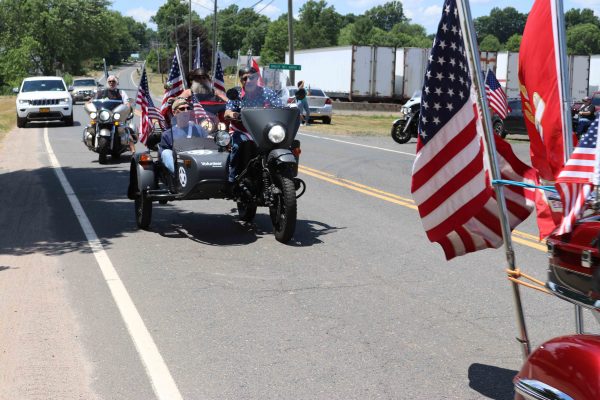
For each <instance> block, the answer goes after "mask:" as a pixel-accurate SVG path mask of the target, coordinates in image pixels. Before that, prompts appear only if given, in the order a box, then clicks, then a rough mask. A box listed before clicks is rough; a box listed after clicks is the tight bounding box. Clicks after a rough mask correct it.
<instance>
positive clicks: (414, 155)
mask: <svg viewBox="0 0 600 400" xmlns="http://www.w3.org/2000/svg"><path fill="white" fill-rule="evenodd" d="M298 134H299V135H302V136H308V137H312V138H315V139H322V140H330V141H332V142H338V143H344V144H351V145H353V146H360V147H366V148H368V149H375V150H381V151H388V152H390V153H397V154H404V155H407V156H411V157H416V156H417V155H416V154H413V153H406V152H404V151H398V150H391V149H385V148H383V147H377V146H369V145H366V144H360V143H354V142H347V141H345V140H339V139H332V138H327V137H323V136H317V135H309V134H308V133H300V132H298Z"/></svg>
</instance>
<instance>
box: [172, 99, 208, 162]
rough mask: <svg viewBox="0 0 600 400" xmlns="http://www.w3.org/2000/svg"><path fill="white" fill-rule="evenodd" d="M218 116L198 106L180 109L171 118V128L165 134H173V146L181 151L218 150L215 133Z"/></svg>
mask: <svg viewBox="0 0 600 400" xmlns="http://www.w3.org/2000/svg"><path fill="white" fill-rule="evenodd" d="M218 123H219V120H218V118H217V117H216V116H215V115H213V114H211V113H208V112H206V111H205V110H199V109H198V108H197V107H196V108H195V109H192V110H188V111H178V112H176V114H175V115H174V116H173V118H172V119H171V128H170V129H168V130H166V131H165V132H163V135H171V138H172V143H173V148H174V149H175V150H176V151H177V152H179V153H182V152H189V153H193V152H194V151H197V150H216V149H218V148H219V147H218V145H217V144H216V143H215V139H214V135H215V133H216V132H217V128H218Z"/></svg>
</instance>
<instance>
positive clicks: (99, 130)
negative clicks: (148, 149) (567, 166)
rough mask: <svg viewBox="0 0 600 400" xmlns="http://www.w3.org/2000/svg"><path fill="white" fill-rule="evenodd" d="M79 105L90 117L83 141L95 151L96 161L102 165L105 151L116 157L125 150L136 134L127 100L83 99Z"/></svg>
mask: <svg viewBox="0 0 600 400" xmlns="http://www.w3.org/2000/svg"><path fill="white" fill-rule="evenodd" d="M83 108H84V110H85V111H86V112H87V113H88V115H89V117H90V124H89V125H88V126H86V127H85V128H84V129H83V138H82V139H83V143H84V144H85V146H86V147H87V148H88V149H89V150H90V151H93V152H95V153H98V162H99V163H100V164H106V162H107V160H108V155H109V154H110V156H111V157H112V159H113V160H116V159H118V158H119V157H120V155H121V153H124V152H125V151H128V150H129V140H130V138H132V139H135V137H136V136H135V131H134V129H133V127H132V120H133V112H132V109H131V106H130V105H129V103H123V102H122V101H121V100H111V99H96V100H91V101H89V102H87V103H86V104H85V105H84V107H83Z"/></svg>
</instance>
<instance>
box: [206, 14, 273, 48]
mask: <svg viewBox="0 0 600 400" xmlns="http://www.w3.org/2000/svg"><path fill="white" fill-rule="evenodd" d="M217 21H218V26H219V40H220V42H221V49H222V50H223V51H224V52H225V53H226V54H229V55H234V54H237V51H238V50H241V52H242V53H243V54H246V53H247V51H248V49H250V48H252V54H260V53H261V49H262V45H263V43H264V41H265V36H266V34H267V31H268V27H269V24H270V21H269V19H268V18H267V17H265V16H264V15H260V14H258V13H256V11H254V10H253V9H251V8H242V9H240V8H239V7H238V6H237V5H235V4H232V5H230V6H229V7H227V8H225V9H223V10H221V11H219V12H218V13H217Z"/></svg>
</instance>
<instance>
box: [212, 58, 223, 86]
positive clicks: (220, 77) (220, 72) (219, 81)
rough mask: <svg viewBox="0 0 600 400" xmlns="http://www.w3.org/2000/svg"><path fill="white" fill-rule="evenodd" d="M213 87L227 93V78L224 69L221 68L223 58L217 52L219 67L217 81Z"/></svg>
mask: <svg viewBox="0 0 600 400" xmlns="http://www.w3.org/2000/svg"><path fill="white" fill-rule="evenodd" d="M213 86H214V87H215V88H217V89H219V90H222V91H225V76H224V75H223V67H222V66H221V56H220V55H219V52H218V51H217V65H216V67H215V79H214V81H213Z"/></svg>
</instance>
